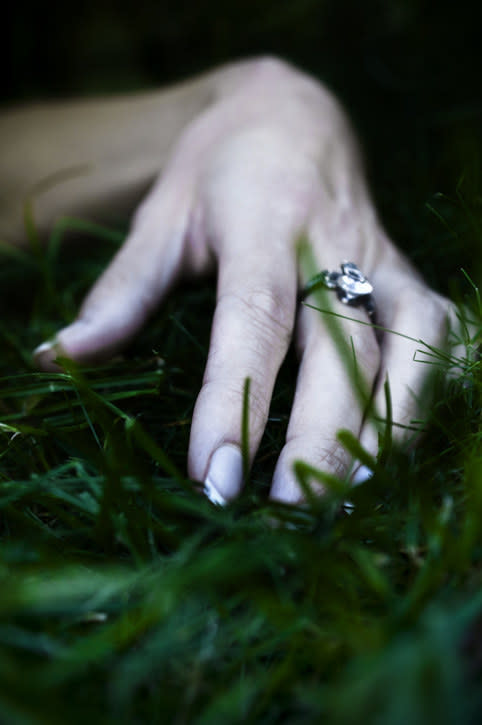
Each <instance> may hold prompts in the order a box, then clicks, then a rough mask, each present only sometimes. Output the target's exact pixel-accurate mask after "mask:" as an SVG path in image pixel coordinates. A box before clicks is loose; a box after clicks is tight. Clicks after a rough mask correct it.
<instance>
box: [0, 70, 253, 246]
mask: <svg viewBox="0 0 482 725" xmlns="http://www.w3.org/2000/svg"><path fill="white" fill-rule="evenodd" d="M250 67H251V63H250V62H249V61H248V62H245V63H238V64H233V65H230V66H226V67H224V68H222V69H220V70H216V71H212V72H210V73H207V74H205V75H203V76H200V77H198V78H196V79H194V80H191V81H188V82H185V83H181V84H178V85H176V86H173V87H171V88H168V89H165V90H162V91H154V92H149V93H140V94H133V95H132V94H131V95H125V96H115V97H109V98H98V99H95V100H78V101H61V102H53V103H42V104H36V105H34V106H29V107H21V108H13V109H9V110H7V111H4V112H3V114H2V115H1V116H0V240H1V241H4V242H8V243H10V244H17V245H20V244H22V243H24V241H25V240H24V236H25V233H24V223H23V209H24V207H25V203H26V201H27V200H32V201H33V203H34V212H35V221H36V224H37V227H38V229H39V231H40V233H41V235H42V236H44V235H45V234H46V233H47V232H48V230H49V229H50V228H51V226H52V224H53V223H54V222H55V220H56V219H57V218H58V217H59V216H65V215H75V216H84V217H85V216H87V217H93V218H95V219H96V220H108V219H113V218H125V217H126V216H127V215H128V214H129V212H130V211H132V209H133V207H134V206H135V205H136V203H137V202H138V201H139V200H140V198H141V197H142V195H143V193H144V192H145V191H146V189H147V187H148V186H149V184H150V183H151V182H152V180H153V178H154V177H155V176H157V175H158V174H159V171H161V170H162V168H163V166H164V164H165V162H166V159H167V157H168V155H169V151H170V149H171V148H172V145H173V144H174V142H175V140H176V138H177V137H178V136H179V134H180V132H181V131H182V130H183V128H185V126H186V124H188V123H189V121H191V120H192V119H193V118H194V117H196V116H197V115H198V114H199V113H200V112H201V111H202V110H203V109H204V108H205V107H207V106H208V105H209V104H210V103H212V101H213V100H214V99H215V98H216V97H218V96H219V95H220V94H223V93H226V92H229V89H230V88H231V87H232V86H233V85H235V84H236V83H238V82H241V81H242V79H243V77H244V75H245V74H246V73H247V72H249V69H250Z"/></svg>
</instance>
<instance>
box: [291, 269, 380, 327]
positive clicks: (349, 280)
mask: <svg viewBox="0 0 482 725" xmlns="http://www.w3.org/2000/svg"><path fill="white" fill-rule="evenodd" d="M340 267H341V272H336V271H335V272H329V271H328V270H327V269H325V270H323V272H320V273H319V274H317V275H315V276H314V277H312V278H311V279H310V280H309V282H308V284H307V285H306V287H305V288H304V289H303V291H302V293H301V299H302V300H304V299H306V297H307V296H308V295H309V294H311V293H312V292H314V291H315V290H316V289H318V288H319V287H326V288H327V289H332V290H335V292H336V294H337V297H338V299H339V300H340V301H341V302H343V304H345V305H350V306H351V307H364V308H365V311H366V313H367V315H368V317H369V318H370V320H371V321H372V322H375V302H374V299H373V286H372V284H371V283H370V282H369V281H368V280H367V278H366V277H365V276H364V275H363V274H362V272H360V270H359V269H358V267H357V266H356V264H354V263H353V262H343V263H342V264H341V265H340Z"/></svg>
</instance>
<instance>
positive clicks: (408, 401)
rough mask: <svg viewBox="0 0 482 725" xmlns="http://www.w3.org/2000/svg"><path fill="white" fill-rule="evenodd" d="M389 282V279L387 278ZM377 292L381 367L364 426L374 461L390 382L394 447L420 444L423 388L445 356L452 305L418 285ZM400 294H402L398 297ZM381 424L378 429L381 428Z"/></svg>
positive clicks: (381, 286) (413, 282)
mask: <svg viewBox="0 0 482 725" xmlns="http://www.w3.org/2000/svg"><path fill="white" fill-rule="evenodd" d="M388 279H389V278H388ZM388 279H387V283H382V284H379V285H378V287H377V290H378V294H377V301H378V305H379V307H381V308H382V310H383V314H382V315H381V322H382V323H383V326H384V327H385V328H387V331H386V332H384V333H383V342H382V361H381V366H380V376H379V380H378V383H377V390H376V392H375V395H374V406H373V411H374V413H373V415H374V418H375V419H371V420H370V419H369V420H367V421H366V424H365V425H364V428H363V431H362V434H361V443H362V445H363V446H364V447H365V449H366V450H368V452H370V453H371V454H372V455H374V456H376V455H377V449H378V437H379V436H378V433H379V431H380V432H383V430H384V428H383V424H382V426H381V427H380V424H379V422H380V421H382V423H383V422H384V421H386V419H387V410H386V407H387V405H386V392H385V383H386V382H388V386H389V395H390V403H391V416H392V421H391V423H393V426H392V436H393V439H394V440H396V441H402V440H407V439H410V438H411V439H416V438H417V437H418V435H419V434H420V420H421V419H423V417H424V416H425V415H426V405H427V400H426V396H425V395H424V393H425V386H426V383H427V374H428V373H429V372H430V370H431V369H432V367H433V366H434V365H438V364H439V363H440V362H441V361H442V360H443V357H442V358H441V357H439V356H438V355H439V353H438V352H437V351H440V352H441V354H442V356H443V355H444V354H445V352H446V350H447V335H448V318H449V302H448V300H446V299H445V298H443V297H441V296H440V295H438V294H436V293H435V292H433V291H432V290H429V289H428V288H427V287H426V286H425V285H423V284H420V283H419V282H418V280H413V279H409V280H407V282H408V284H406V285H403V292H402V289H401V288H400V287H399V284H400V282H399V281H394V282H393V284H392V286H391V288H390V285H389V284H388ZM397 290H398V292H397ZM377 421H378V424H377Z"/></svg>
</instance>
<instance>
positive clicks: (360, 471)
mask: <svg viewBox="0 0 482 725" xmlns="http://www.w3.org/2000/svg"><path fill="white" fill-rule="evenodd" d="M372 476H373V471H372V469H371V468H368V466H363V465H362V466H360V467H359V468H357V470H356V471H355V473H354V474H353V478H352V479H351V483H352V486H359V485H360V484H361V483H365V481H368V479H369V478H371V477H372Z"/></svg>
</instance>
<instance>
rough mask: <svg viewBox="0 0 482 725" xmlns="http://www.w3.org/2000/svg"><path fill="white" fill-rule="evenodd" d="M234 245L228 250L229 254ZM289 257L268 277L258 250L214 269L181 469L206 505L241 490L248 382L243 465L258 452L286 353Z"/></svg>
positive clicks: (290, 315) (266, 257) (292, 280)
mask: <svg viewBox="0 0 482 725" xmlns="http://www.w3.org/2000/svg"><path fill="white" fill-rule="evenodd" d="M233 246H234V245H231V247H230V248H231V249H232V248H233ZM295 298H296V265H295V259H294V254H293V256H292V258H290V259H289V260H288V261H287V263H285V264H283V265H277V267H276V268H275V269H274V268H273V264H272V255H271V254H268V252H265V251H263V250H262V249H261V250H260V248H259V247H258V248H257V249H256V250H255V251H254V252H253V250H249V249H247V250H245V252H244V254H243V255H240V256H239V257H238V255H237V254H235V255H233V257H231V258H230V259H228V260H226V261H224V262H221V265H220V270H219V281H218V301H217V305H216V311H215V315H214V320H213V328H212V335H211V343H210V350H209V356H208V361H207V365H206V371H205V375H204V380H203V385H202V388H201V391H200V393H199V396H198V399H197V402H196V406H195V410H194V415H193V421H192V428H191V440H190V444H189V458H188V469H189V474H190V476H191V477H192V478H194V479H196V480H200V481H204V484H205V489H206V493H208V495H209V497H210V498H211V500H213V501H217V502H222V501H223V500H224V501H227V500H230V499H232V498H234V497H235V496H236V495H237V494H238V492H239V490H240V488H241V485H242V473H243V467H242V460H241V420H242V410H243V391H244V386H245V380H246V378H250V381H251V382H250V397H249V401H248V403H249V457H250V461H251V460H252V458H253V457H254V454H255V452H256V450H257V448H258V445H259V442H260V439H261V436H262V434H263V431H264V427H265V425H266V420H267V416H268V410H269V405H270V400H271V394H272V390H273V386H274V382H275V379H276V375H277V373H278V370H279V367H280V365H281V362H282V360H283V358H284V356H285V354H286V350H287V348H288V345H289V342H290V339H291V334H292V329H293V323H294V313H295Z"/></svg>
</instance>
